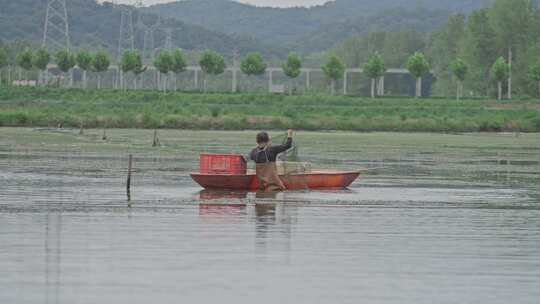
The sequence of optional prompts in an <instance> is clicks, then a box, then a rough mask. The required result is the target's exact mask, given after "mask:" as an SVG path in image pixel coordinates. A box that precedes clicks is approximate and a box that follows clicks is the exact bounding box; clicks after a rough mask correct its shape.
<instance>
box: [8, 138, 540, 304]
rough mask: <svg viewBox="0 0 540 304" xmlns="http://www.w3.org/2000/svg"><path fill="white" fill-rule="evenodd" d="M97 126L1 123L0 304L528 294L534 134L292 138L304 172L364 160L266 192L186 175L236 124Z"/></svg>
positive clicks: (539, 277)
mask: <svg viewBox="0 0 540 304" xmlns="http://www.w3.org/2000/svg"><path fill="white" fill-rule="evenodd" d="M100 134H101V131H99V130H89V131H86V133H85V135H84V136H79V135H77V132H75V131H74V132H69V131H67V132H60V133H59V132H51V131H50V130H41V131H40V130H32V129H9V128H0V190H1V191H0V269H1V272H2V275H1V276H0V303H150V302H154V303H174V302H187V303H253V302H257V303H276V302H278V303H279V302H281V303H538V302H539V301H540V288H539V287H540V189H539V186H538V185H539V184H540V174H539V172H540V156H539V154H540V153H538V152H539V151H540V135H538V134H524V135H521V136H519V137H516V136H514V135H513V134H502V135H501V134H499V135H486V134H470V135H435V134H392V133H372V134H353V133H299V134H298V141H299V143H300V147H301V155H302V158H303V160H305V161H311V162H313V163H314V166H315V167H320V168H337V169H352V168H375V169H373V170H369V171H366V174H365V175H364V176H363V177H362V179H361V180H359V181H358V182H356V183H355V184H353V185H352V187H351V188H350V189H347V190H333V191H312V192H306V191H297V192H286V193H283V194H279V195H277V196H276V197H266V196H261V195H257V194H255V193H243V192H232V193H231V192H215V191H214V192H212V191H202V189H200V188H199V187H198V186H197V185H196V184H194V183H193V182H192V181H191V179H190V178H189V172H190V171H193V170H196V168H197V157H198V153H199V152H201V151H213V152H229V151H235V152H243V151H248V150H249V148H250V147H251V146H252V144H251V141H252V137H253V134H252V132H194V131H172V130H171V131H167V130H165V131H160V139H161V142H162V143H163V146H162V147H161V148H157V149H152V148H151V147H150V145H149V143H151V140H152V132H151V131H144V130H138V131H135V130H110V131H109V134H108V135H109V140H108V141H106V142H103V141H102V140H101V139H100ZM129 153H131V154H133V155H134V157H135V172H134V174H133V185H132V197H133V201H132V202H131V204H130V206H128V204H127V202H126V193H125V178H126V176H125V175H126V165H127V155H128V154H129ZM377 168H378V169H377Z"/></svg>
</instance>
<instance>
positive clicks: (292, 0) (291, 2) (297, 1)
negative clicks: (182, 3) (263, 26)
mask: <svg viewBox="0 0 540 304" xmlns="http://www.w3.org/2000/svg"><path fill="white" fill-rule="evenodd" d="M108 1H110V0H108ZM142 1H143V4H144V5H152V4H156V3H166V2H174V1H177V0H142ZM235 1H237V2H243V3H248V4H252V5H257V6H273V7H291V6H312V5H318V4H323V3H325V2H328V0H235ZM117 2H118V3H127V4H132V3H134V2H135V1H134V0H117Z"/></svg>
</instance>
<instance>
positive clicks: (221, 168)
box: [200, 154, 247, 175]
mask: <svg viewBox="0 0 540 304" xmlns="http://www.w3.org/2000/svg"><path fill="white" fill-rule="evenodd" d="M200 171H201V173H202V174H234V175H238V174H246V172H247V164H246V161H245V160H244V158H243V157H242V155H236V154H201V155H200Z"/></svg>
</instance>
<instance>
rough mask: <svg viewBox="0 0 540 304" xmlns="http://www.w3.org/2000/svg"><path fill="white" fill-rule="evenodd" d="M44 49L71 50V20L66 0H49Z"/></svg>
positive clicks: (44, 30) (43, 42)
mask: <svg viewBox="0 0 540 304" xmlns="http://www.w3.org/2000/svg"><path fill="white" fill-rule="evenodd" d="M42 47H47V48H49V49H69V47H70V40H69V20H68V13H67V8H66V0H48V1H47V11H46V13H45V26H44V29H43V41H42Z"/></svg>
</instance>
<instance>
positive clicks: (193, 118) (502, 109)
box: [0, 87, 540, 132]
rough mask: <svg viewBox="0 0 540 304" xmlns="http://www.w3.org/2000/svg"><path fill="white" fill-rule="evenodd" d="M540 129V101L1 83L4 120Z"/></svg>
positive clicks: (16, 123)
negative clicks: (103, 87)
mask: <svg viewBox="0 0 540 304" xmlns="http://www.w3.org/2000/svg"><path fill="white" fill-rule="evenodd" d="M81 121H82V122H83V123H84V126H85V127H88V128H102V127H107V128H180V129H207V130H244V129H270V130H271V129H285V128H289V127H290V128H295V129H302V130H343V131H398V132H500V131H522V132H540V100H538V99H521V100H520V99H516V100H512V101H502V102H498V101H496V100H491V99H482V100H480V99H472V100H462V101H456V100H455V99H437V98H426V99H413V98H406V97H385V98H378V99H371V98H364V97H347V96H327V95H305V96H286V95H271V94H249V93H242V94H214V93H212V94H202V93H186V92H171V93H159V92H155V91H127V92H122V91H117V90H82V89H54V88H15V87H0V126H11V127H54V126H57V125H58V124H59V123H62V124H63V125H64V126H65V127H78V126H79V125H80V123H81Z"/></svg>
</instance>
